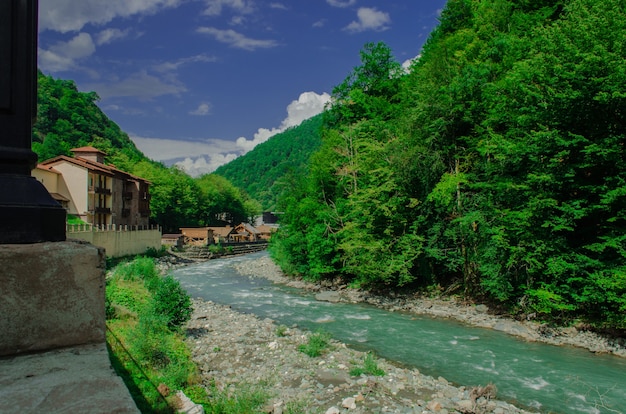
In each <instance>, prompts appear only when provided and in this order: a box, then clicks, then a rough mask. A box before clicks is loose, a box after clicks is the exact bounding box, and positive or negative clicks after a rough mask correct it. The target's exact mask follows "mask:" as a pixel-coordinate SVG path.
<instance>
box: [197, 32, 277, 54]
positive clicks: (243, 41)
mask: <svg viewBox="0 0 626 414" xmlns="http://www.w3.org/2000/svg"><path fill="white" fill-rule="evenodd" d="M196 32H198V33H202V34H208V35H210V36H213V37H214V38H215V39H216V40H217V41H218V42H221V43H226V44H227V45H230V46H232V47H236V48H238V49H244V50H251V51H252V50H256V49H267V48H271V47H275V46H278V43H277V42H276V41H275V40H259V39H251V38H249V37H246V36H244V35H243V34H241V33H238V32H236V31H234V30H231V29H229V30H221V29H216V28H214V27H199V28H198V29H197V30H196Z"/></svg>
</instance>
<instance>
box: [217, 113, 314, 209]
mask: <svg viewBox="0 0 626 414" xmlns="http://www.w3.org/2000/svg"><path fill="white" fill-rule="evenodd" d="M321 126H322V114H319V115H316V116H314V117H312V118H310V119H307V120H305V121H303V122H302V123H301V124H300V125H299V126H296V127H292V128H289V129H287V130H286V131H284V132H282V133H279V134H276V135H274V136H272V137H271V138H270V139H268V140H267V141H265V142H264V143H262V144H259V145H257V146H256V147H255V148H254V149H253V150H252V151H250V152H248V153H247V154H245V155H242V156H241V157H238V158H236V159H234V160H233V161H231V162H229V163H228V164H225V165H222V166H220V167H219V168H218V169H217V170H216V171H215V174H217V175H220V176H222V177H225V178H227V179H228V180H229V181H230V182H231V183H233V185H235V186H236V187H238V188H241V189H243V190H244V191H245V192H246V193H247V194H248V195H250V197H251V198H253V199H255V200H257V201H258V202H260V203H261V206H262V207H263V209H264V210H265V211H272V210H275V209H276V203H277V200H278V198H279V196H280V195H281V193H282V192H283V189H284V186H283V185H282V184H281V182H282V180H283V179H284V178H285V177H287V176H288V175H290V174H295V175H306V174H307V170H308V164H309V158H310V156H311V154H312V153H313V152H315V151H316V150H317V149H318V148H319V147H320V145H321V143H322V141H321V138H320V127H321Z"/></svg>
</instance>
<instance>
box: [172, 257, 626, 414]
mask: <svg viewBox="0 0 626 414" xmlns="http://www.w3.org/2000/svg"><path fill="white" fill-rule="evenodd" d="M264 255H267V253H266V252H260V253H253V254H249V255H245V256H239V257H234V258H229V259H218V260H211V261H207V262H203V263H198V264H193V265H190V266H187V267H183V268H178V269H176V270H174V271H172V275H173V276H174V277H175V278H176V279H178V280H179V281H180V283H181V285H182V286H183V287H184V288H185V289H186V290H187V291H188V293H189V294H190V295H191V296H192V297H199V298H202V299H204V300H210V301H213V302H215V303H220V304H225V305H230V306H231V307H232V308H233V309H235V310H238V311H242V312H248V313H253V314H256V315H258V316H260V317H264V318H265V317H266V318H271V319H273V320H274V321H276V322H277V323H279V324H284V325H293V324H297V325H298V326H299V327H301V328H307V329H310V330H319V329H322V330H324V331H326V332H329V333H330V334H332V336H333V337H334V338H336V339H338V340H340V341H342V342H344V343H346V344H348V345H350V346H353V347H354V348H357V349H359V350H372V351H374V352H375V353H376V354H377V355H379V356H382V357H384V358H386V359H388V360H391V361H396V362H398V363H400V364H403V365H406V366H410V367H415V368H418V369H420V371H422V372H423V373H425V374H428V375H431V376H434V377H438V376H442V377H444V378H446V379H447V380H449V381H451V382H453V383H456V384H458V385H479V384H481V385H485V384H487V383H489V382H492V383H494V384H495V385H496V386H497V388H498V398H499V399H502V400H506V401H509V402H511V403H513V404H515V405H518V406H520V407H526V408H529V409H533V410H537V411H540V412H553V413H622V414H624V413H626V359H624V358H620V357H615V356H610V355H595V354H592V353H590V352H588V351H586V350H583V349H579V348H574V347H557V346H553V345H547V344H542V343H536V342H525V341H523V340H521V339H518V338H516V337H514V336H511V335H508V334H505V333H502V332H499V331H493V330H489V329H483V328H476V327H472V326H468V325H465V324H461V323H458V322H455V321H451V320H448V319H436V318H431V317H428V316H422V315H414V314H405V313H399V312H390V311H386V310H382V309H379V308H376V307H374V306H369V305H365V304H347V303H328V302H319V301H316V300H315V298H314V297H313V295H312V294H310V293H308V292H305V291H301V290H297V289H293V288H288V287H285V286H281V285H276V284H273V283H272V282H270V281H268V280H266V279H263V278H250V277H247V276H241V275H240V274H239V273H237V271H236V270H235V268H234V265H235V264H236V263H241V262H242V261H255V260H258V259H259V258H260V257H263V256H264Z"/></svg>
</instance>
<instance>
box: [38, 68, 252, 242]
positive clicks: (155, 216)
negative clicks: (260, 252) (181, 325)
mask: <svg viewBox="0 0 626 414" xmlns="http://www.w3.org/2000/svg"><path fill="white" fill-rule="evenodd" d="M97 101H98V96H97V95H96V94H95V93H93V92H89V93H86V92H79V91H78V90H77V88H76V84H75V83H74V82H73V81H71V80H62V79H54V78H52V77H51V76H46V75H44V74H42V73H39V75H38V95H37V121H36V123H35V125H34V127H33V139H32V142H33V144H32V147H33V151H35V152H36V153H37V155H38V157H39V160H40V161H43V160H45V159H49V158H52V157H55V156H57V155H68V156H71V155H72V154H71V153H70V149H72V148H76V147H82V146H87V145H91V146H93V147H95V148H98V149H100V150H101V151H104V152H105V153H107V154H108V156H107V158H106V162H107V163H110V164H114V165H115V166H116V167H117V168H120V169H121V170H124V171H128V172H130V173H132V174H135V175H137V176H140V177H142V178H145V179H147V180H149V181H150V182H151V183H152V185H151V187H150V192H151V194H152V199H151V200H150V209H151V217H150V219H151V221H152V222H153V223H155V224H159V225H161V226H162V227H163V229H164V231H165V232H178V229H179V228H180V227H191V226H204V225H213V224H221V223H223V222H224V220H226V221H228V222H231V223H234V224H238V223H240V222H242V221H248V220H249V219H250V217H253V216H255V215H256V214H258V213H259V211H260V206H259V205H258V203H256V202H255V201H254V200H251V199H250V198H249V197H248V196H247V195H246V194H245V193H243V192H241V191H240V190H239V189H237V188H235V187H234V186H233V185H232V184H231V183H230V182H229V181H228V180H227V179H225V178H223V177H219V176H213V175H210V176H203V177H200V178H198V179H193V178H191V177H190V176H189V175H188V174H186V173H184V172H183V171H182V170H180V169H178V168H176V167H169V168H168V167H166V166H165V165H163V164H161V163H158V162H155V161H152V160H150V159H148V158H146V157H145V156H144V155H143V153H142V152H141V151H139V150H138V149H137V147H136V146H135V144H134V143H133V142H132V141H131V140H130V138H129V137H128V135H127V134H126V133H125V132H123V131H122V130H121V129H120V128H119V126H118V125H116V124H115V123H114V122H113V121H111V120H110V119H109V118H108V117H107V116H106V115H105V114H104V113H103V112H102V111H101V110H100V108H98V106H97V105H96V102H97Z"/></svg>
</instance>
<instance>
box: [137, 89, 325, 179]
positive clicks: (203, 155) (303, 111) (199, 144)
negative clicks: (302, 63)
mask: <svg viewBox="0 0 626 414" xmlns="http://www.w3.org/2000/svg"><path fill="white" fill-rule="evenodd" d="M329 100H330V95H329V94H327V93H322V94H317V93H315V92H304V93H302V94H300V97H299V98H298V100H296V101H292V102H291V103H290V104H289V105H288V106H287V118H285V119H284V120H283V122H282V123H281V125H280V126H279V127H277V128H272V129H267V128H259V130H258V131H257V132H256V134H254V138H253V139H251V140H248V139H246V138H245V137H240V138H238V139H237V141H235V142H233V141H227V140H223V139H207V140H202V141H188V140H176V139H161V138H148V137H140V136H137V135H131V139H132V140H133V141H134V142H135V144H136V145H137V148H139V149H140V150H141V151H142V152H143V153H144V154H145V155H146V156H147V157H148V158H151V159H153V160H157V161H162V162H164V163H165V164H167V165H177V166H179V167H181V168H182V169H184V170H185V171H186V172H187V173H188V174H189V175H191V176H193V177H197V176H200V175H202V174H208V173H211V172H213V171H215V170H216V169H217V167H219V166H220V165H224V164H226V163H228V162H230V161H232V160H234V159H235V158H237V157H238V156H240V155H242V154H245V153H246V152H248V151H250V150H251V149H253V148H254V147H255V146H256V145H258V144H260V143H262V142H265V141H267V140H268V139H269V138H270V137H271V136H273V135H275V134H278V133H280V132H283V131H284V130H285V129H287V128H289V127H292V126H296V125H299V124H300V123H301V122H302V121H304V120H305V119H308V118H310V117H312V116H314V115H317V114H319V113H320V112H322V111H323V110H324V105H325V104H326V103H327V102H328V101H329Z"/></svg>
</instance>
